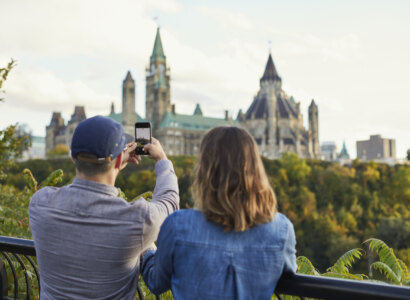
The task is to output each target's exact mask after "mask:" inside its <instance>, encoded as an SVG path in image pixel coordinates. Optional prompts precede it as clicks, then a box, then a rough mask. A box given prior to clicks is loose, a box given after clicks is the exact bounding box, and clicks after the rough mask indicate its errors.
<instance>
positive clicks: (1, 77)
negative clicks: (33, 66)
mask: <svg viewBox="0 0 410 300" xmlns="http://www.w3.org/2000/svg"><path fill="white" fill-rule="evenodd" d="M15 66H16V61H15V60H13V59H12V60H11V61H10V62H9V63H8V65H7V67H5V68H0V95H1V94H4V93H5V92H4V90H2V88H3V83H4V82H5V81H6V79H7V76H8V75H9V72H10V71H11V69H13V67H15ZM3 100H4V99H3V98H0V102H1V101H3Z"/></svg>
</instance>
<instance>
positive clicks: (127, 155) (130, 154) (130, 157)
mask: <svg viewBox="0 0 410 300" xmlns="http://www.w3.org/2000/svg"><path fill="white" fill-rule="evenodd" d="M135 148H137V144H136V143H135V142H132V143H128V144H127V146H126V148H125V149H124V151H123V152H122V162H121V168H120V169H121V170H122V169H124V168H125V167H126V166H127V164H128V163H133V164H136V165H138V164H139V163H140V161H141V156H139V155H137V154H136V153H135Z"/></svg>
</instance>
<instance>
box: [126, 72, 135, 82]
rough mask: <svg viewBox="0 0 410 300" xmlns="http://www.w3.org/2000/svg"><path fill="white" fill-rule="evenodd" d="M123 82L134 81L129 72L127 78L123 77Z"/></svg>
mask: <svg viewBox="0 0 410 300" xmlns="http://www.w3.org/2000/svg"><path fill="white" fill-rule="evenodd" d="M124 81H134V79H133V78H132V76H131V72H130V71H128V73H127V76H125V79H124Z"/></svg>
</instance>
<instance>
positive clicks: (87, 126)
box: [71, 116, 132, 164]
mask: <svg viewBox="0 0 410 300" xmlns="http://www.w3.org/2000/svg"><path fill="white" fill-rule="evenodd" d="M129 137H130V136H129V135H127V137H126V135H125V134H124V129H123V128H122V126H121V124H119V123H118V122H115V121H114V120H112V119H110V118H107V117H102V116H95V117H92V118H89V119H85V120H84V121H82V122H80V123H79V124H78V126H77V128H76V129H75V131H74V134H73V138H72V140H71V156H72V157H74V158H75V159H79V160H84V161H87V162H92V163H97V164H98V163H105V162H110V161H111V160H112V159H114V158H116V157H117V156H118V155H120V153H121V152H122V151H123V150H124V149H125V145H126V143H127V138H128V139H129ZM131 138H132V137H131ZM83 153H84V154H85V155H84V157H83V155H82V154H83ZM79 154H80V155H79ZM90 154H91V156H90Z"/></svg>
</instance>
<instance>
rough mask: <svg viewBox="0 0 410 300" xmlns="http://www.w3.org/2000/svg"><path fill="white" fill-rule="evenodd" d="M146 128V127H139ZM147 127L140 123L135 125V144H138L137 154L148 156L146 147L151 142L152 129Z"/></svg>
mask: <svg viewBox="0 0 410 300" xmlns="http://www.w3.org/2000/svg"><path fill="white" fill-rule="evenodd" d="M139 126H144V127H139ZM146 126H147V125H145V124H141V125H139V124H138V123H137V124H136V125H135V142H136V143H137V148H136V150H135V151H136V153H137V154H140V155H141V154H148V153H145V152H144V149H143V148H144V145H146V144H148V143H150V142H151V128H150V127H146Z"/></svg>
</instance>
